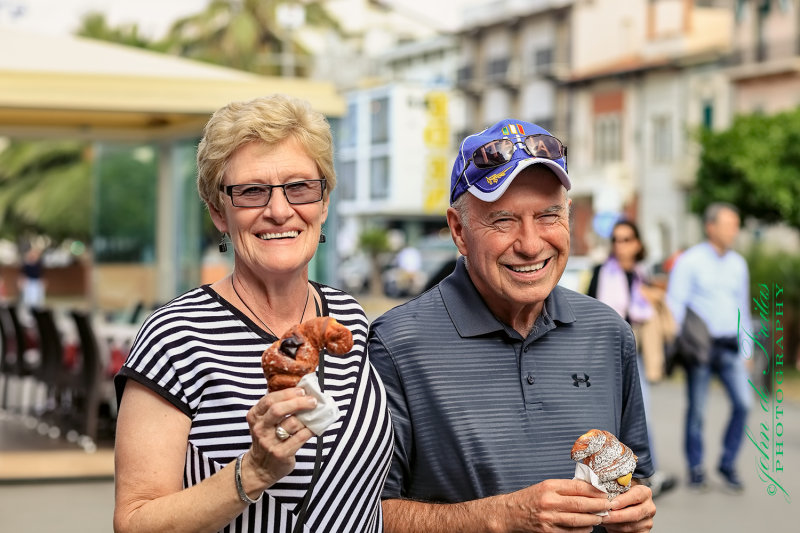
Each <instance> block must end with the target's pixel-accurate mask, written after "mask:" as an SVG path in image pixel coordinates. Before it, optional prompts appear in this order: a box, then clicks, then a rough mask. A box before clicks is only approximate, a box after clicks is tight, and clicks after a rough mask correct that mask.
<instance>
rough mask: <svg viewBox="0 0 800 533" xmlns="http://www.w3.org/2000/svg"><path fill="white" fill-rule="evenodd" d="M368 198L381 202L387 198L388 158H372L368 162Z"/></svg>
mask: <svg viewBox="0 0 800 533" xmlns="http://www.w3.org/2000/svg"><path fill="white" fill-rule="evenodd" d="M369 181H370V187H369V190H370V198H372V199H373V200H383V199H386V198H388V197H389V158H388V157H386V156H381V157H373V158H372V159H371V160H370V162H369Z"/></svg>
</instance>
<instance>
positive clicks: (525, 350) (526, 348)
mask: <svg viewBox="0 0 800 533" xmlns="http://www.w3.org/2000/svg"><path fill="white" fill-rule="evenodd" d="M528 348H530V346H526V347H525V348H523V349H522V351H523V352H525V353H528Z"/></svg>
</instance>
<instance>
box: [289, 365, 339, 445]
mask: <svg viewBox="0 0 800 533" xmlns="http://www.w3.org/2000/svg"><path fill="white" fill-rule="evenodd" d="M297 386H298V387H302V388H303V390H304V391H306V394H308V395H309V396H313V397H314V398H316V399H317V406H316V407H315V408H314V409H312V410H310V411H303V412H300V413H297V414H296V415H295V416H296V417H297V418H298V419H299V420H300V421H301V422H302V423H303V424H305V425H306V427H307V428H308V429H310V430H311V431H313V432H314V434H315V435H322V434H323V433H325V430H326V429H327V428H328V426H330V425H331V424H333V423H334V422H336V420H338V419H339V414H340V412H339V408H338V407H337V406H336V402H334V401H333V398H332V397H331V396H329V395H328V394H325V393H323V392H322V391H321V390H320V388H319V381H317V375H316V374H314V373H313V372H312V373H310V374H306V375H305V376H303V377H302V379H300V382H299V383H298V384H297Z"/></svg>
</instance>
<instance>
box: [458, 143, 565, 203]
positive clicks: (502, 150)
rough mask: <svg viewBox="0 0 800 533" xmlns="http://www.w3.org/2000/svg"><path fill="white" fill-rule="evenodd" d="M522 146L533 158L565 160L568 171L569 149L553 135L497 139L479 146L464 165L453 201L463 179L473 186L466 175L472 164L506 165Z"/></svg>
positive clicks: (481, 165)
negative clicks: (519, 138) (513, 139)
mask: <svg viewBox="0 0 800 533" xmlns="http://www.w3.org/2000/svg"><path fill="white" fill-rule="evenodd" d="M520 144H521V145H522V148H523V149H524V150H525V151H526V152H527V153H528V155H530V156H531V157H541V158H543V159H553V160H555V159H562V158H563V159H564V170H566V169H567V147H566V146H564V144H563V143H562V142H561V141H559V140H558V139H556V138H555V137H553V136H552V135H545V134H543V133H536V134H534V135H528V136H526V137H525V138H524V139H522V140H517V141H512V140H511V139H495V140H494V141H489V142H488V143H486V144H484V145H482V146H479V147H478V149H477V150H475V151H474V152H472V157H470V158H469V160H467V164H466V165H464V170H462V171H461V174H460V175H459V176H458V179H457V180H456V182H455V183H454V184H453V188H452V189H451V190H450V198H451V200H452V198H453V193H454V192H455V190H456V187H457V186H458V182H459V181H461V178H464V180H466V182H467V186H468V187H471V186H472V183H470V181H469V179H468V178H467V175H466V174H467V169H468V168H469V164H470V163H472V164H473V165H475V166H476V167H477V168H493V167H499V166H500V165H505V164H506V163H508V162H509V161H511V157H512V156H513V155H514V152H516V151H517V148H518V145H520Z"/></svg>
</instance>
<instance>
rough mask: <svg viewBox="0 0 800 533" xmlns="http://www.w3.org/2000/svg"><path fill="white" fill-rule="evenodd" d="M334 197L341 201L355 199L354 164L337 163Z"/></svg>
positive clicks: (353, 162)
mask: <svg viewBox="0 0 800 533" xmlns="http://www.w3.org/2000/svg"><path fill="white" fill-rule="evenodd" d="M336 195H337V196H338V197H339V198H340V199H342V200H355V199H356V162H355V161H345V162H341V163H339V168H338V169H337V171H336Z"/></svg>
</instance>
